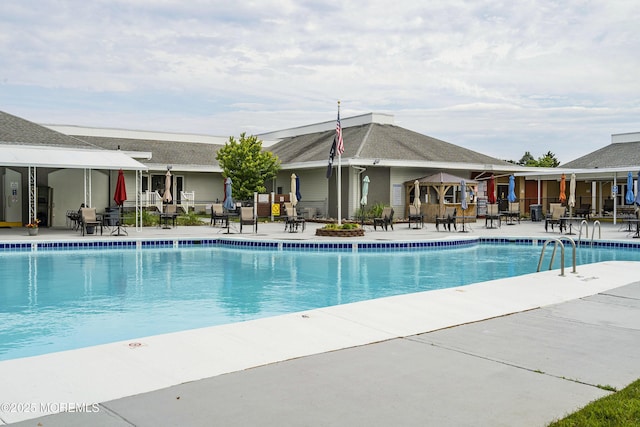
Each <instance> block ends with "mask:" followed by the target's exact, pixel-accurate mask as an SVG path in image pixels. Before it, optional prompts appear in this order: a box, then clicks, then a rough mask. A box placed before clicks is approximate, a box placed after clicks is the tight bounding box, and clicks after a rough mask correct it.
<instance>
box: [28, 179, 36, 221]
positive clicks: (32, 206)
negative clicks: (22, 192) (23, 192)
mask: <svg viewBox="0 0 640 427" xmlns="http://www.w3.org/2000/svg"><path fill="white" fill-rule="evenodd" d="M37 182H38V181H37V180H36V167H35V166H29V223H30V224H33V223H34V222H35V220H36V219H37V218H38V183H37Z"/></svg>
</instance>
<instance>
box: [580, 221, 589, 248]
mask: <svg viewBox="0 0 640 427" xmlns="http://www.w3.org/2000/svg"><path fill="white" fill-rule="evenodd" d="M582 224H584V225H585V229H586V231H585V236H587V238H589V223H588V222H587V220H586V219H583V220H582V221H580V228H579V229H578V243H580V239H581V238H582Z"/></svg>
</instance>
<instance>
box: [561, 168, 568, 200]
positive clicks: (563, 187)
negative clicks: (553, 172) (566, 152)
mask: <svg viewBox="0 0 640 427" xmlns="http://www.w3.org/2000/svg"><path fill="white" fill-rule="evenodd" d="M559 198H560V203H564V202H566V201H567V177H566V176H564V174H562V176H561V177H560V197H559Z"/></svg>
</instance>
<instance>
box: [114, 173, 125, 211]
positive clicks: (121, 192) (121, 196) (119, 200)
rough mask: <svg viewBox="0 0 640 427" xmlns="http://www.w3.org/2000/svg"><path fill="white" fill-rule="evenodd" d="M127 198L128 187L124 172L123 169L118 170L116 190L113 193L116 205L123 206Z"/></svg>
mask: <svg viewBox="0 0 640 427" xmlns="http://www.w3.org/2000/svg"><path fill="white" fill-rule="evenodd" d="M125 200H127V187H126V185H125V182H124V172H123V171H122V169H120V170H119V171H118V181H116V191H115V192H114V193H113V201H114V202H116V206H122V205H123V204H124V201H125Z"/></svg>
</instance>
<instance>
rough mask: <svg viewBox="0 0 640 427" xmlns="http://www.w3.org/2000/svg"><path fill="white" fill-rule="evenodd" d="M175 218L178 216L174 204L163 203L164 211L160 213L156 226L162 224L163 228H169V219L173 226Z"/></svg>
mask: <svg viewBox="0 0 640 427" xmlns="http://www.w3.org/2000/svg"><path fill="white" fill-rule="evenodd" d="M176 218H178V212H177V207H176V205H165V207H164V212H162V213H160V221H159V222H158V226H162V228H164V229H169V228H171V227H169V221H171V224H172V225H173V227H174V228H175V226H176Z"/></svg>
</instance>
